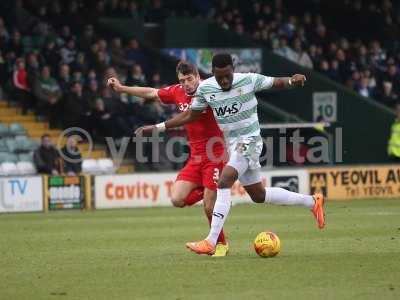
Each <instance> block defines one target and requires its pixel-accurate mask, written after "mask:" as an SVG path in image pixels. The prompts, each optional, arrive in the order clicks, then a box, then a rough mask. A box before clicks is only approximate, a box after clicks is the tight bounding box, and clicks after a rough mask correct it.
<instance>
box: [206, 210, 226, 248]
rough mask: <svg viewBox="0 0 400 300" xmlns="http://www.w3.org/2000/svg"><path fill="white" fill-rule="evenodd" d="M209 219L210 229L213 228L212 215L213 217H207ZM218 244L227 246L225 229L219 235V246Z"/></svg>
mask: <svg viewBox="0 0 400 300" xmlns="http://www.w3.org/2000/svg"><path fill="white" fill-rule="evenodd" d="M207 219H208V224H209V225H210V227H211V219H212V215H211V216H209V215H207ZM218 243H221V244H224V245H226V240H225V234H224V229H223V228H222V230H221V232H220V233H219V236H218V240H217V244H218Z"/></svg>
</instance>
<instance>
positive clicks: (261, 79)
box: [250, 73, 274, 92]
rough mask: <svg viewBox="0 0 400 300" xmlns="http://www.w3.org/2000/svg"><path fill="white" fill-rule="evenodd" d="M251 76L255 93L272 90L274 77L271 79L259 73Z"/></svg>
mask: <svg viewBox="0 0 400 300" xmlns="http://www.w3.org/2000/svg"><path fill="white" fill-rule="evenodd" d="M250 76H251V79H252V81H253V84H254V91H255V92H259V91H262V90H267V89H270V88H271V87H272V85H273V84H274V77H269V76H265V75H261V74H257V73H250Z"/></svg>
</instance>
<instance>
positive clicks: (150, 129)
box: [135, 125, 157, 136]
mask: <svg viewBox="0 0 400 300" xmlns="http://www.w3.org/2000/svg"><path fill="white" fill-rule="evenodd" d="M153 131H157V127H156V125H147V126H141V127H139V128H138V129H136V130H135V135H140V136H143V135H148V134H151V133H152V132H153Z"/></svg>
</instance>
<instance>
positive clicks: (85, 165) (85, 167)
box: [82, 159, 101, 174]
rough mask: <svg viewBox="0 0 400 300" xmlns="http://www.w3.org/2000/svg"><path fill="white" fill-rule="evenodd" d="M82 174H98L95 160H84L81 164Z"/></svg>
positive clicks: (98, 170)
mask: <svg viewBox="0 0 400 300" xmlns="http://www.w3.org/2000/svg"><path fill="white" fill-rule="evenodd" d="M82 172H83V173H88V174H100V173H101V171H100V168H99V165H98V163H97V160H95V159H84V160H83V162H82Z"/></svg>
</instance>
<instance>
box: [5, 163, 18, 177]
mask: <svg viewBox="0 0 400 300" xmlns="http://www.w3.org/2000/svg"><path fill="white" fill-rule="evenodd" d="M1 169H2V171H3V174H4V175H5V176H13V175H18V174H19V172H18V169H17V165H16V164H15V163H13V162H3V163H2V164H1Z"/></svg>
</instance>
